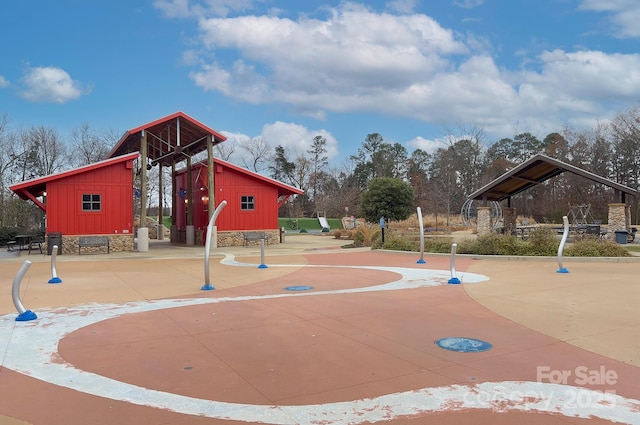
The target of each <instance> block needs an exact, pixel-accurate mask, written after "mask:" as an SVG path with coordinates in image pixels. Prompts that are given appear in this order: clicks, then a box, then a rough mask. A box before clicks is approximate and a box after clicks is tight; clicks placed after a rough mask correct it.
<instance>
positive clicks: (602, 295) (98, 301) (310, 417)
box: [0, 235, 640, 425]
mask: <svg viewBox="0 0 640 425" xmlns="http://www.w3.org/2000/svg"><path fill="white" fill-rule="evenodd" d="M346 243H349V241H346V240H342V241H340V240H336V239H333V238H331V237H328V236H324V235H322V236H321V235H296V236H291V237H288V238H287V240H286V243H285V244H280V245H273V246H269V247H267V248H266V250H265V254H266V255H265V260H266V261H265V263H266V264H265V265H267V266H268V267H267V268H262V269H261V268H258V267H257V265H259V264H261V263H262V258H261V255H260V254H261V252H260V249H259V247H258V246H253V247H248V248H220V249H216V250H214V252H212V254H211V263H210V276H211V279H212V284H213V285H214V286H215V288H216V289H215V290H214V291H203V290H201V287H202V285H203V283H204V278H203V276H204V261H203V258H204V249H203V248H202V247H175V246H171V244H169V243H166V242H154V243H153V244H152V245H151V247H150V251H149V252H147V253H138V252H136V253H128V254H109V255H107V254H96V255H82V256H59V257H58V264H57V271H58V274H59V276H60V277H61V278H62V280H63V282H62V283H61V284H48V283H47V282H48V279H49V278H50V277H51V274H50V257H48V256H42V255H40V254H37V255H34V254H32V255H25V254H24V253H23V254H22V255H21V256H19V257H11V258H4V259H0V279H1V280H0V294H5V295H4V296H1V295H0V314H2V316H0V359H2V363H1V364H2V368H1V369H0V424H11V425H14V424H34V425H39V424H65V425H67V424H69V425H74V424H88V423H90V424H113V423H119V424H132V425H133V424H136V425H137V424H140V423H144V424H241V423H268V424H346V423H386V422H392V423H394V424H398V423H399V424H422V423H427V422H429V423H431V422H434V423H444V424H458V423H459V424H462V423H465V424H466V423H487V424H489V423H490V424H500V423H516V422H517V423H532V424H533V423H536V424H541V423H542V424H578V423H586V422H587V421H589V423H612V422H616V421H617V422H618V423H634V424H640V401H638V400H640V386H638V382H640V368H639V367H638V366H639V365H640V345H639V344H640V343H639V342H638V338H637V335H639V334H640V333H639V331H640V320H639V319H640V313H638V309H637V306H636V304H637V301H638V300H640V281H639V279H638V272H639V271H640V262H638V260H640V258H632V259H629V260H626V261H625V262H618V261H614V260H604V261H603V260H589V261H577V260H575V261H567V260H566V259H565V266H566V267H567V268H568V269H569V273H566V274H563V273H557V272H556V270H557V268H558V264H557V261H556V259H553V258H547V259H535V260H522V259H506V258H500V259H495V258H493V259H487V258H475V257H462V256H458V258H457V259H456V273H457V275H458V276H459V277H460V279H461V280H462V284H461V285H451V284H448V283H447V281H448V279H449V278H450V272H449V265H450V260H449V257H448V256H441V255H427V256H426V257H425V258H426V260H427V262H426V264H425V265H422V264H417V263H416V260H417V259H418V255H417V254H416V253H397V252H384V251H370V250H368V249H340V245H343V244H346ZM27 259H28V260H29V261H31V262H32V265H31V267H30V269H29V271H28V273H27V275H26V276H25V278H24V280H23V282H22V286H21V296H20V298H21V301H22V303H23V304H24V306H25V307H26V308H28V309H31V310H33V311H34V312H35V313H36V314H37V315H38V319H37V320H34V321H30V322H16V321H15V317H16V316H17V313H16V311H15V308H14V306H13V303H12V301H11V297H10V293H11V283H12V279H13V276H15V273H16V272H17V270H18V269H19V267H20V266H21V264H23V262H24V260H27ZM306 287H311V288H306ZM286 288H289V289H295V290H287V289H286ZM634 300H635V301H634ZM446 337H468V338H474V339H478V340H482V341H486V342H489V343H490V344H492V348H491V349H490V350H487V351H482V352H464V353H460V352H454V351H449V350H445V349H443V348H440V347H439V346H437V345H436V344H435V342H436V341H438V340H440V339H442V338H446Z"/></svg>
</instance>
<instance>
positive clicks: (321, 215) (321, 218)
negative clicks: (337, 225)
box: [316, 211, 331, 232]
mask: <svg viewBox="0 0 640 425" xmlns="http://www.w3.org/2000/svg"><path fill="white" fill-rule="evenodd" d="M316 216H317V217H318V221H319V222H320V226H321V227H322V231H323V232H324V231H325V230H324V229H327V231H329V230H331V226H329V222H328V221H327V215H326V213H325V212H324V211H318V212H317V213H316Z"/></svg>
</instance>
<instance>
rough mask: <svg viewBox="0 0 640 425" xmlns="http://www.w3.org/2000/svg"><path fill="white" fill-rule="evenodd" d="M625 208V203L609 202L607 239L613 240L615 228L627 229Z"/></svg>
mask: <svg viewBox="0 0 640 425" xmlns="http://www.w3.org/2000/svg"><path fill="white" fill-rule="evenodd" d="M626 212H627V208H626V205H625V204H622V203H613V204H609V216H608V220H607V222H608V223H609V224H608V226H607V239H611V240H615V238H616V235H615V232H616V231H617V230H627V217H626Z"/></svg>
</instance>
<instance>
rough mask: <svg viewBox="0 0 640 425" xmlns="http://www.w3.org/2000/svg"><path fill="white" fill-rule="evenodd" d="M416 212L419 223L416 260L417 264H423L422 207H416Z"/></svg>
mask: <svg viewBox="0 0 640 425" xmlns="http://www.w3.org/2000/svg"><path fill="white" fill-rule="evenodd" d="M416 210H417V212H418V224H419V225H420V259H419V260H418V261H417V263H418V264H424V263H426V261H424V223H423V222H422V209H421V208H420V207H417V208H416Z"/></svg>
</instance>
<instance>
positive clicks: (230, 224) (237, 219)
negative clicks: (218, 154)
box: [175, 164, 278, 231]
mask: <svg viewBox="0 0 640 425" xmlns="http://www.w3.org/2000/svg"><path fill="white" fill-rule="evenodd" d="M215 168H216V173H215V175H214V181H215V187H216V196H215V197H216V199H215V201H216V205H219V204H220V202H222V201H223V200H226V201H227V206H226V207H225V208H224V209H223V210H222V212H221V213H220V215H219V216H218V219H217V221H216V225H217V227H218V230H219V231H234V230H255V229H258V230H276V229H278V188H277V187H275V186H273V185H269V184H267V183H265V182H263V181H259V180H257V179H255V178H252V177H251V176H249V175H246V174H243V173H240V172H237V171H235V170H233V169H230V168H228V167H224V166H219V165H216V167H215ZM198 169H201V170H200V172H198ZM191 174H192V180H193V186H192V197H193V204H194V214H193V225H194V226H195V228H196V229H203V230H204V229H206V227H207V224H208V214H209V213H208V209H207V207H206V206H205V205H204V202H203V200H202V197H203V196H206V195H207V194H208V191H207V190H206V189H205V190H201V188H204V187H205V186H204V184H203V182H206V179H207V167H206V166H204V165H200V164H196V165H195V166H194V168H193V171H192V173H191ZM186 181H187V179H186V172H181V173H180V174H178V175H177V176H176V187H177V188H178V191H179V189H180V188H184V189H185V190H186V186H187V185H186ZM242 196H253V197H254V204H255V209H254V210H253V211H246V210H242V209H241V205H240V199H241V197H242ZM176 204H177V211H176V214H175V215H176V224H177V226H178V228H179V229H184V227H185V226H186V206H185V205H186V204H185V202H184V198H181V197H180V196H179V195H178V199H177V202H176Z"/></svg>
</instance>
